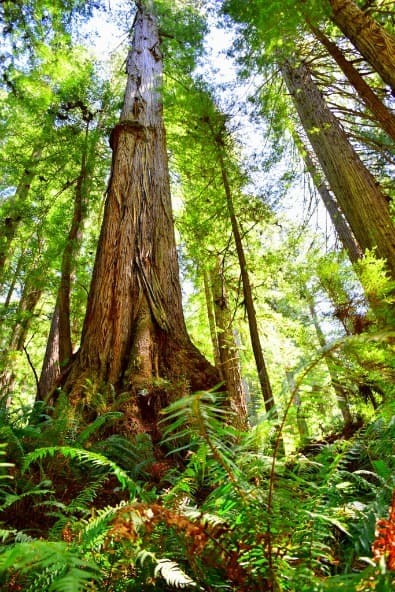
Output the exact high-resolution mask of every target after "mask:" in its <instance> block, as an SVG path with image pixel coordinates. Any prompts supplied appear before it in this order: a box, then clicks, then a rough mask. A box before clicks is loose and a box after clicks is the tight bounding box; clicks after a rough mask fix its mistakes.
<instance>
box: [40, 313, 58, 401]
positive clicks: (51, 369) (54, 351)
mask: <svg viewBox="0 0 395 592" xmlns="http://www.w3.org/2000/svg"><path fill="white" fill-rule="evenodd" d="M60 375H61V368H60V364H59V305H58V302H56V304H55V309H54V312H53V315H52V320H51V325H50V329H49V334H48V339H47V346H46V349H45V354H44V361H43V365H42V368H41V374H40V378H39V381H38V386H37V398H38V399H41V400H45V401H47V402H48V401H49V395H50V394H51V393H52V391H53V389H54V388H55V386H56V384H57V383H58V381H59V378H60Z"/></svg>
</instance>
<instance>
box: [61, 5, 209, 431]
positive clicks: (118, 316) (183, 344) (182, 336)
mask: <svg viewBox="0 0 395 592" xmlns="http://www.w3.org/2000/svg"><path fill="white" fill-rule="evenodd" d="M136 6H137V13H136V17H135V21H134V27H133V38H132V43H131V48H130V51H129V54H128V57H127V61H126V65H127V74H128V78H127V85H126V91H125V96H124V104H123V109H122V113H121V116H120V121H119V123H118V124H117V125H116V126H115V127H114V129H113V130H112V133H111V137H110V145H111V148H112V150H113V160H112V171H111V177H110V181H109V186H108V190H107V199H106V204H105V210H104V219H103V223H102V229H101V235H100V239H99V244H98V249H97V254H96V261H95V266H94V271H93V278H92V282H91V287H90V292H89V297H88V303H87V311H86V317H85V321H84V326H83V332H82V340H81V347H80V350H79V352H78V353H77V355H76V358H75V359H74V360H73V363H72V364H71V367H70V371H69V373H68V376H67V378H66V381H65V385H64V388H65V390H66V391H71V398H72V400H73V401H74V402H76V403H78V402H81V401H83V399H84V397H83V393H84V387H85V385H86V384H87V382H86V379H88V381H89V385H91V387H92V385H96V386H97V388H98V389H101V390H100V392H102V393H103V392H104V391H105V389H106V388H108V385H109V384H111V385H112V388H114V389H115V391H116V392H125V391H127V392H130V398H129V409H130V410H131V415H130V416H129V417H132V419H131V423H130V424H129V426H128V427H129V429H131V430H133V429H136V430H144V431H151V432H152V434H153V435H155V433H156V420H157V414H158V412H159V411H160V409H161V408H163V407H164V406H166V405H167V404H168V403H169V402H170V401H171V400H172V399H174V398H177V397H179V396H182V395H184V394H185V393H186V392H188V391H189V390H196V389H201V388H209V387H212V386H214V385H216V384H218V383H219V382H220V378H219V376H218V375H217V372H216V371H215V370H214V368H213V367H212V366H211V365H210V364H209V363H208V362H207V361H206V360H205V358H204V357H203V356H202V355H201V354H200V353H199V352H198V351H197V349H196V348H195V347H194V346H193V344H192V343H191V341H190V339H189V337H188V334H187V331H186V327H185V322H184V317H183V311H182V303H181V289H180V283H179V275H178V261H177V252H176V243H175V237H174V228H173V218H172V210H171V199H170V188H169V176H168V162H167V152H166V140H165V130H164V125H163V118H162V101H161V85H162V55H161V47H160V38H159V32H158V24H157V19H156V17H155V14H154V11H153V2H152V0H146V1H145V2H141V1H136Z"/></svg>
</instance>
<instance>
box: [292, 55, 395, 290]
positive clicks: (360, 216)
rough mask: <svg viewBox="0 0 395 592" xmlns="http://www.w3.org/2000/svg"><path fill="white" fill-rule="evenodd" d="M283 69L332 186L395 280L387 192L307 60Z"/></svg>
mask: <svg viewBox="0 0 395 592" xmlns="http://www.w3.org/2000/svg"><path fill="white" fill-rule="evenodd" d="M281 69H282V73H283V76H284V80H285V82H286V84H287V87H288V90H289V92H290V94H291V95H292V97H293V100H294V103H295V106H296V109H297V111H298V113H299V117H300V120H301V123H302V126H303V128H304V129H305V131H306V134H307V136H308V138H309V141H310V143H311V145H312V147H313V150H314V152H315V154H316V156H317V159H318V161H319V163H320V166H321V168H322V170H323V171H324V174H325V177H326V179H327V180H328V183H329V185H330V188H331V190H332V191H333V193H334V194H335V196H336V200H337V203H338V204H339V206H340V208H341V210H342V212H343V214H344V216H345V218H346V220H347V222H348V224H349V225H350V228H351V230H352V232H353V234H354V236H355V238H356V240H357V242H358V244H359V245H360V247H361V249H362V251H365V250H366V249H375V250H376V255H377V257H380V258H383V259H385V260H386V263H387V268H388V270H389V272H390V274H391V276H392V278H394V279H395V227H394V224H393V222H392V219H391V216H390V213H389V207H388V200H387V197H386V196H385V195H384V194H383V193H382V191H381V189H380V187H379V185H378V183H377V182H376V180H375V178H374V177H373V175H372V174H371V173H370V172H369V171H368V169H367V168H366V167H365V165H364V164H363V162H362V161H361V159H360V158H359V156H358V154H357V153H356V152H355V150H354V148H353V147H352V145H351V144H350V142H349V140H348V137H347V134H346V133H345V131H344V129H343V128H342V127H341V125H340V123H339V121H338V120H337V119H336V117H335V116H334V115H333V113H332V112H331V111H330V109H329V108H328V106H327V105H326V103H325V101H324V98H323V96H322V95H321V93H320V91H319V90H318V88H317V86H316V85H315V83H314V81H313V79H312V76H311V73H310V70H309V68H308V67H307V65H306V64H305V63H300V64H299V65H297V66H294V65H292V64H290V63H289V62H286V63H284V64H283V65H282V68H281Z"/></svg>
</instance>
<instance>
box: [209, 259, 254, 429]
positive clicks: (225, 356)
mask: <svg viewBox="0 0 395 592" xmlns="http://www.w3.org/2000/svg"><path fill="white" fill-rule="evenodd" d="M210 277H211V287H212V293H213V301H214V315H215V324H216V327H217V331H216V333H217V340H218V350H219V358H220V366H219V370H220V374H221V378H223V380H224V382H225V384H226V388H227V393H228V398H229V404H230V408H231V410H232V411H233V413H234V424H235V426H236V427H237V428H239V429H241V430H245V429H246V428H247V425H248V421H247V406H246V399H245V393H244V389H243V383H242V379H241V372H240V360H239V353H238V350H237V346H236V343H235V338H234V335H233V330H232V318H231V314H230V310H229V306H228V298H227V295H226V288H225V282H224V275H223V270H222V265H221V262H220V261H218V263H217V265H216V266H215V268H213V269H212V270H211V273H210Z"/></svg>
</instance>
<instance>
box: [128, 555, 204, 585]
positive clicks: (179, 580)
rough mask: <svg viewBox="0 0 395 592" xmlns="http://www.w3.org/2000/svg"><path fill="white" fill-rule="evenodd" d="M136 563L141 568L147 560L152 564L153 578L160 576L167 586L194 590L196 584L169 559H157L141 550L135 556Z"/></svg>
mask: <svg viewBox="0 0 395 592" xmlns="http://www.w3.org/2000/svg"><path fill="white" fill-rule="evenodd" d="M136 559H137V561H139V563H140V564H141V565H142V566H143V565H144V564H145V563H146V561H147V559H150V560H151V561H152V562H153V563H154V564H155V568H154V577H155V578H157V577H158V576H161V577H162V578H163V579H164V580H165V582H166V583H167V584H169V585H170V586H174V587H175V588H186V587H188V588H190V587H191V588H195V587H196V586H197V584H196V582H194V580H192V578H191V577H189V576H188V575H187V574H186V573H185V572H184V571H183V570H182V569H181V568H180V566H179V565H178V564H177V563H176V562H175V561H171V559H166V558H162V559H158V558H157V557H156V555H155V553H152V552H151V551H147V550H146V549H142V550H141V551H140V552H139V553H138V555H137V558H136Z"/></svg>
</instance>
